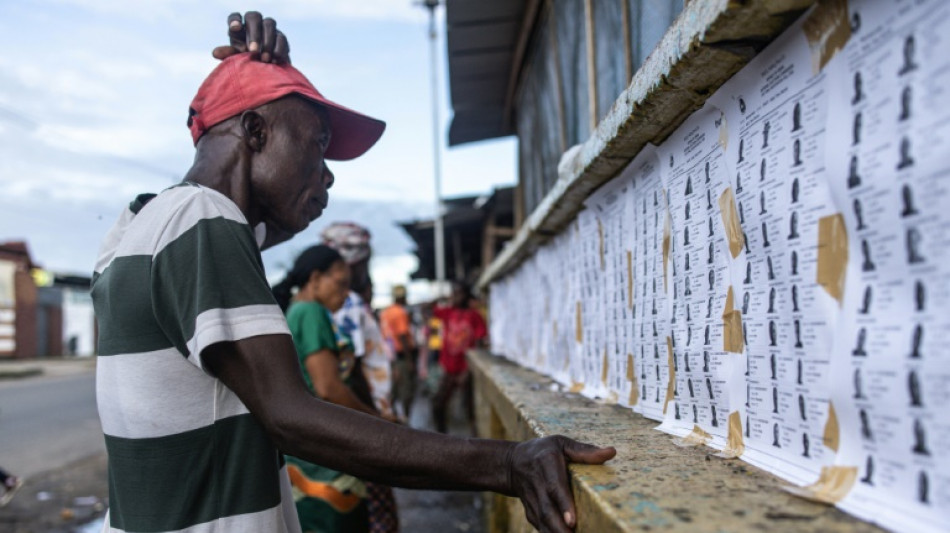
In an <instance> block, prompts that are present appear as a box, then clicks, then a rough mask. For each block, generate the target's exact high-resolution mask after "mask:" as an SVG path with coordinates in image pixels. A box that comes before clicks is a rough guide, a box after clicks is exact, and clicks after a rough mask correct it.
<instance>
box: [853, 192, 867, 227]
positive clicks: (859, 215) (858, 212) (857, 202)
mask: <svg viewBox="0 0 950 533" xmlns="http://www.w3.org/2000/svg"><path fill="white" fill-rule="evenodd" d="M852 205H853V206H854V218H855V219H856V220H857V221H858V229H859V230H862V229H867V226H865V225H864V210H863V209H862V208H861V199H860V198H855V199H854V202H852Z"/></svg>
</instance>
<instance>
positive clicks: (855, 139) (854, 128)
mask: <svg viewBox="0 0 950 533" xmlns="http://www.w3.org/2000/svg"><path fill="white" fill-rule="evenodd" d="M861 122H862V118H861V112H860V111H859V112H857V113H855V114H854V122H853V123H852V124H851V145H852V146H857V145H859V144H861Z"/></svg>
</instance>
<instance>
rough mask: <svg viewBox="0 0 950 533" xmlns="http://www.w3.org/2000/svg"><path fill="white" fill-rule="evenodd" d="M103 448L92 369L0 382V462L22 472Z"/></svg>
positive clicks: (56, 465)
mask: <svg viewBox="0 0 950 533" xmlns="http://www.w3.org/2000/svg"><path fill="white" fill-rule="evenodd" d="M104 450H105V444H104V442H103V439H102V429H101V426H100V425H99V415H98V413H97V412H96V389H95V372H94V370H92V369H91V368H90V369H84V370H82V371H81V372H77V373H73V374H70V375H51V376H41V377H34V378H28V379H22V380H17V381H3V382H0V466H2V467H3V468H5V469H8V470H12V471H13V472H14V473H16V474H19V475H22V476H31V475H34V474H37V473H39V472H43V471H46V470H51V469H56V468H60V467H62V466H64V465H66V464H68V463H71V462H73V461H75V460H77V459H81V458H84V457H88V456H90V455H93V454H96V453H99V452H102V451H104Z"/></svg>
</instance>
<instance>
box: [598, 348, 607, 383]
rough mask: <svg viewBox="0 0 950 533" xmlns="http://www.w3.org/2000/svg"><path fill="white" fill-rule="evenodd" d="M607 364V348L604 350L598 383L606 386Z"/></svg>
mask: <svg viewBox="0 0 950 533" xmlns="http://www.w3.org/2000/svg"><path fill="white" fill-rule="evenodd" d="M608 365H609V363H608V362H607V348H606V347H605V348H604V358H603V361H602V362H601V365H600V382H601V383H603V384H604V385H606V384H607V369H608V368H609V366H608Z"/></svg>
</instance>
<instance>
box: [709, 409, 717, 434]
mask: <svg viewBox="0 0 950 533" xmlns="http://www.w3.org/2000/svg"><path fill="white" fill-rule="evenodd" d="M709 410H710V414H709V416H710V418H711V420H710V424H712V427H714V428H717V427H719V417H718V416H716V406H715V405H710V406H709Z"/></svg>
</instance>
